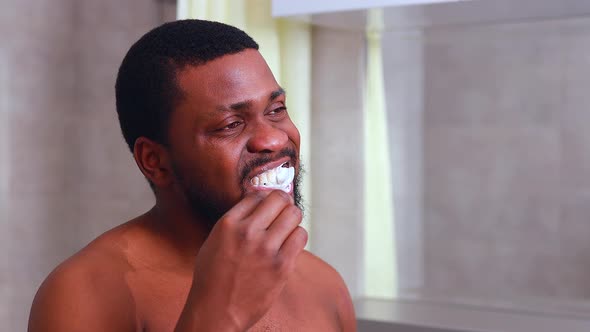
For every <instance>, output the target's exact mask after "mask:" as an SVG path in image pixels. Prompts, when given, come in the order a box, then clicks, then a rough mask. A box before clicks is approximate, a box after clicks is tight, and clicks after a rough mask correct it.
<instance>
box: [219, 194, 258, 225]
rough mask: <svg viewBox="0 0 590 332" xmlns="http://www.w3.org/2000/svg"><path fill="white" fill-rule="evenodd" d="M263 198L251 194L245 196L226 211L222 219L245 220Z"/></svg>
mask: <svg viewBox="0 0 590 332" xmlns="http://www.w3.org/2000/svg"><path fill="white" fill-rule="evenodd" d="M262 200H263V197H262V195H260V193H251V194H248V195H246V197H244V198H243V199H242V200H241V201H239V202H238V204H236V205H234V207H232V208H231V209H229V211H227V212H226V213H225V214H224V215H223V217H221V218H222V219H230V220H242V219H245V218H247V217H248V216H249V215H250V214H252V212H253V211H254V210H255V209H256V207H257V206H258V205H259V204H260V202H262Z"/></svg>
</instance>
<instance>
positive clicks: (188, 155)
mask: <svg viewBox="0 0 590 332" xmlns="http://www.w3.org/2000/svg"><path fill="white" fill-rule="evenodd" d="M178 81H179V85H180V87H181V88H182V90H183V91H184V92H185V96H184V98H183V100H182V102H181V103H180V105H179V106H178V108H177V109H176V110H175V112H174V113H173V115H172V118H171V123H170V128H171V130H170V135H169V137H170V142H169V144H168V146H167V147H164V146H162V145H160V144H157V143H155V142H153V141H150V140H149V139H147V138H143V137H142V138H139V139H138V140H137V141H136V143H135V149H134V157H135V160H136V162H137V164H138V166H139V168H140V169H141V171H142V172H143V174H144V175H145V176H146V177H147V178H148V179H150V180H151V181H152V182H153V183H154V185H155V187H156V188H157V190H156V205H155V206H154V208H153V209H151V210H150V211H149V212H147V213H146V214H144V215H142V216H140V217H138V218H136V219H134V220H131V221H129V222H127V223H125V224H123V225H121V226H119V227H117V228H115V229H113V230H111V231H109V232H107V233H105V234H103V235H102V236H100V237H99V238H97V239H96V240H94V241H93V242H92V243H90V244H89V245H88V246H87V247H86V248H84V249H82V250H81V251H80V252H78V253H77V254H76V255H74V256H73V257H71V258H70V259H68V260H67V261H65V262H64V263H62V264H61V265H60V266H59V267H57V268H56V269H55V270H54V271H53V272H52V273H51V274H50V275H49V276H48V277H47V279H46V280H45V282H44V283H43V285H42V286H41V287H40V289H39V291H38V293H37V296H36V297H35V300H34V303H33V307H32V309H31V317H30V321H29V332H40V331H44V332H48V331H49V332H51V331H60V332H64V331H65V332H68V331H90V332H92V331H175V332H184V331H216V332H218V331H346V332H348V331H356V321H355V316H354V310H353V307H352V301H351V299H350V295H349V293H348V290H347V288H346V286H345V285H344V282H343V281H342V278H341V277H340V276H339V274H338V273H337V272H336V271H335V270H334V269H333V268H331V267H330V266H329V265H328V264H326V263H325V262H323V261H322V260H320V259H319V258H317V257H315V256H313V255H312V254H310V253H308V252H306V251H305V250H304V246H305V244H306V242H307V233H306V232H305V230H304V229H303V228H301V227H300V226H299V224H300V222H301V218H302V215H301V211H300V210H299V209H298V208H297V207H296V206H295V205H294V203H293V193H292V192H290V193H285V192H282V191H277V190H274V191H272V190H259V188H255V187H253V186H252V185H251V184H250V181H249V179H251V177H253V176H255V175H257V174H259V173H261V172H262V171H264V170H265V169H267V168H272V167H276V166H278V164H281V163H283V162H285V161H287V162H289V163H290V166H293V167H295V168H296V169H297V166H298V163H299V161H298V159H297V158H296V159H295V160H292V158H289V157H284V156H283V157H280V158H278V157H277V158H275V157H276V156H278V152H279V151H281V150H282V149H292V150H294V151H296V152H297V154H298V153H299V132H298V131H297V129H296V128H295V126H294V125H293V123H292V122H291V120H290V118H289V115H288V114H287V111H286V109H285V94H284V93H283V91H282V89H281V88H280V87H279V85H278V84H277V82H276V81H275V79H274V77H273V75H272V73H271V72H270V70H269V68H268V66H267V65H266V63H265V62H264V60H263V58H262V57H261V56H260V54H259V53H258V52H257V51H255V50H245V51H242V52H240V53H238V54H234V55H226V56H224V57H221V58H218V59H216V60H213V61H211V62H208V63H207V64H205V65H201V66H197V67H192V66H189V67H186V68H184V69H182V70H181V71H180V72H179V73H178ZM263 155H264V156H267V157H270V159H271V160H272V161H271V162H270V163H268V164H267V165H263V166H260V167H257V168H255V169H253V170H252V172H250V174H248V175H247V177H246V178H245V179H244V178H242V176H241V172H240V171H241V170H242V169H243V167H244V165H245V164H247V163H248V162H250V161H251V160H253V159H255V158H258V157H260V156H263ZM194 187H199V188H206V189H207V190H208V191H207V193H208V196H209V198H211V199H213V200H214V201H215V203H216V204H218V206H219V207H220V208H222V210H224V211H227V212H226V213H225V214H223V216H222V217H221V218H220V219H219V220H218V221H217V222H216V223H215V226H214V227H213V228H212V229H210V228H209V227H208V226H207V225H208V224H211V220H206V218H207V216H206V215H205V214H201V213H199V211H196V210H195V209H194V208H191V204H190V203H191V200H190V199H189V197H187V194H186V189H187V188H194Z"/></svg>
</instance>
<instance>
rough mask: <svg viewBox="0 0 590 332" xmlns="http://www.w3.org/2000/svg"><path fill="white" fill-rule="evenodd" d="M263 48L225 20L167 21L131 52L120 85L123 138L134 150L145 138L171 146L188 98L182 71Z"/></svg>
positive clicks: (121, 71)
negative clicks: (179, 109)
mask: <svg viewBox="0 0 590 332" xmlns="http://www.w3.org/2000/svg"><path fill="white" fill-rule="evenodd" d="M245 49H255V50H258V44H257V43H256V42H255V41H254V40H253V39H252V38H251V37H250V36H248V34H246V33H245V32H244V31H242V30H240V29H238V28H236V27H233V26H230V25H227V24H223V23H219V22H211V21H205V20H181V21H174V22H169V23H165V24H163V25H161V26H159V27H157V28H155V29H153V30H151V31H149V32H148V33H147V34H145V35H144V36H143V37H141V38H140V39H139V40H138V41H137V42H136V43H135V44H133V46H131V48H130V49H129V51H128V52H127V55H125V58H124V59H123V62H122V63H121V67H119V73H118V75H117V82H116V84H115V95H116V104H117V114H118V116H119V123H120V125H121V131H122V132H123V137H124V138H125V141H126V142H127V145H128V146H129V149H130V150H131V152H133V146H134V145H135V141H136V140H137V138H139V137H141V136H143V137H146V138H149V139H151V140H153V141H155V142H158V143H160V144H163V145H167V144H168V125H169V119H170V115H171V114H172V111H173V110H174V109H175V107H176V106H177V105H178V103H179V102H180V100H181V99H182V96H183V95H182V91H181V89H180V87H179V86H178V84H177V80H176V76H177V73H178V72H179V71H180V70H182V69H183V68H184V67H185V66H187V65H191V66H198V65H202V64H205V63H207V62H208V61H211V60H214V59H217V58H219V57H222V56H224V55H228V54H235V53H239V52H241V51H243V50H245Z"/></svg>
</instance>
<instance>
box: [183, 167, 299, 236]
mask: <svg viewBox="0 0 590 332" xmlns="http://www.w3.org/2000/svg"><path fill="white" fill-rule="evenodd" d="M297 170H298V171H297V172H296V175H295V178H294V179H293V201H294V204H295V206H297V207H298V208H299V209H300V210H301V211H302V212H304V208H303V198H302V196H301V190H300V187H301V178H302V175H303V173H304V172H305V171H304V169H303V166H302V165H301V164H299V166H298V169H297ZM174 174H175V176H176V180H177V183H179V184H180V186H181V189H182V191H183V193H184V197H185V198H186V200H187V203H188V205H189V207H190V209H191V212H192V214H193V216H194V219H195V220H200V221H202V222H203V223H204V226H205V227H207V229H208V230H209V231H210V230H211V229H212V228H213V226H215V224H216V223H217V221H218V220H219V219H221V217H222V216H223V215H224V214H225V213H226V212H227V211H229V210H230V209H231V208H232V207H233V206H234V205H235V204H236V203H237V202H235V203H230V198H229V197H228V195H227V194H226V193H224V192H214V191H213V190H210V189H209V188H207V187H205V186H204V185H203V183H202V182H200V183H199V184H193V185H190V184H188V182H187V181H186V180H185V177H184V176H182V174H181V173H179V169H178V168H177V167H174ZM242 183H243V182H242ZM240 187H241V190H242V195H241V199H242V198H244V196H245V195H246V190H245V188H244V187H243V186H240Z"/></svg>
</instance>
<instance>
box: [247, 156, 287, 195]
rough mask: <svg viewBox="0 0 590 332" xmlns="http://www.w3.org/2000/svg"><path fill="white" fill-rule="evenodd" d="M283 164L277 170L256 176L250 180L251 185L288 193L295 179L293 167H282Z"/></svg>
mask: <svg viewBox="0 0 590 332" xmlns="http://www.w3.org/2000/svg"><path fill="white" fill-rule="evenodd" d="M285 164H286V163H283V164H282V165H281V166H279V167H277V168H273V169H271V170H268V171H266V172H264V173H261V174H258V175H257V176H255V177H253V178H252V180H251V183H252V185H254V186H258V187H265V188H273V189H280V190H283V191H285V192H288V191H290V188H291V182H293V179H294V178H295V168H294V167H288V168H287V167H283V166H284V165H285Z"/></svg>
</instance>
